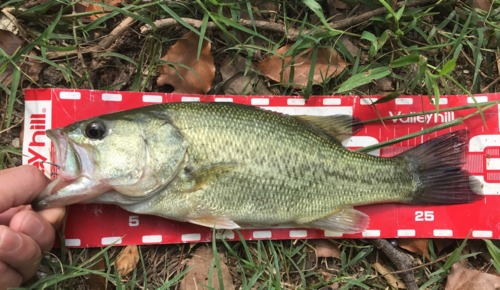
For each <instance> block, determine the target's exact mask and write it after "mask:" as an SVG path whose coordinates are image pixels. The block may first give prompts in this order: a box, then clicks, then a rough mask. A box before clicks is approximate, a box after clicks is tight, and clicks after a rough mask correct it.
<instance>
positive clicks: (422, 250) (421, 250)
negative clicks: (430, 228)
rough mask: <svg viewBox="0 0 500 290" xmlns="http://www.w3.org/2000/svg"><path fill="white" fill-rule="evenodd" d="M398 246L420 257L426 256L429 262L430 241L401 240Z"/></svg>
mask: <svg viewBox="0 0 500 290" xmlns="http://www.w3.org/2000/svg"><path fill="white" fill-rule="evenodd" d="M398 246H399V247H400V248H403V249H405V250H407V251H410V252H412V253H415V254H417V255H419V256H425V258H426V259H427V260H428V261H429V260H430V258H431V257H430V255H429V239H399V240H398Z"/></svg>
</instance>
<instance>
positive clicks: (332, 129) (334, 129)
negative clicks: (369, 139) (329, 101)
mask: <svg viewBox="0 0 500 290" xmlns="http://www.w3.org/2000/svg"><path fill="white" fill-rule="evenodd" d="M294 117H295V118H296V119H298V120H300V121H302V122H304V123H306V124H307V125H309V127H311V128H312V129H315V130H317V131H318V132H321V133H323V134H326V135H328V136H329V137H332V138H333V139H335V140H337V141H338V142H340V143H342V141H344V140H345V139H347V138H349V137H351V136H352V135H353V134H356V132H358V131H359V130H361V129H362V128H363V125H362V124H361V123H360V120H359V119H358V118H356V117H353V116H351V115H333V116H306V115H298V116H294Z"/></svg>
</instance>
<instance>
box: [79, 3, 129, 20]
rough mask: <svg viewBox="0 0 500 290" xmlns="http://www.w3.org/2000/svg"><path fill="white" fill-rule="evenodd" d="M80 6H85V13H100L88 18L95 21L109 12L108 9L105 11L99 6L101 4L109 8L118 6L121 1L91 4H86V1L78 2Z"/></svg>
mask: <svg viewBox="0 0 500 290" xmlns="http://www.w3.org/2000/svg"><path fill="white" fill-rule="evenodd" d="M80 2H81V3H80V4H82V5H84V6H86V7H87V8H86V9H85V12H102V13H99V14H93V15H90V16H89V19H90V20H96V19H99V18H100V17H103V16H104V15H106V13H108V12H110V10H109V9H106V8H105V7H104V6H102V5H100V4H102V3H104V4H106V5H109V6H119V5H120V4H121V3H122V0H94V1H91V3H86V1H80Z"/></svg>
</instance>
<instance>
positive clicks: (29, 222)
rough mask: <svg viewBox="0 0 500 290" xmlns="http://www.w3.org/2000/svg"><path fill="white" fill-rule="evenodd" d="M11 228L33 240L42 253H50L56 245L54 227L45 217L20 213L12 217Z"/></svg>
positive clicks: (24, 212) (32, 213)
mask: <svg viewBox="0 0 500 290" xmlns="http://www.w3.org/2000/svg"><path fill="white" fill-rule="evenodd" d="M10 228H11V229H12V230H13V231H15V232H20V233H23V234H25V235H26V236H28V237H30V238H31V239H33V240H34V241H35V242H36V243H37V244H38V246H39V247H40V249H41V250H42V251H48V250H50V249H51V248H52V245H54V239H55V236H56V235H55V229H54V227H53V226H52V225H51V224H50V223H49V222H48V221H47V220H45V218H44V217H43V216H41V215H39V214H37V213H35V212H33V211H30V210H25V211H21V212H18V213H17V214H16V215H14V216H13V217H12V221H11V222H10Z"/></svg>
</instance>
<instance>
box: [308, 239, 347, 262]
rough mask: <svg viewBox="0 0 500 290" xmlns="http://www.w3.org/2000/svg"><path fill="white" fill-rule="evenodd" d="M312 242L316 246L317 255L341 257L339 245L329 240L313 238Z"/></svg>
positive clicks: (320, 256) (321, 256)
mask: <svg viewBox="0 0 500 290" xmlns="http://www.w3.org/2000/svg"><path fill="white" fill-rule="evenodd" d="M310 244H311V245H312V246H313V247H314V251H315V252H316V257H318V258H336V259H340V250H339V247H338V246H337V245H336V244H334V243H332V242H330V241H329V240H311V241H310Z"/></svg>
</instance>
